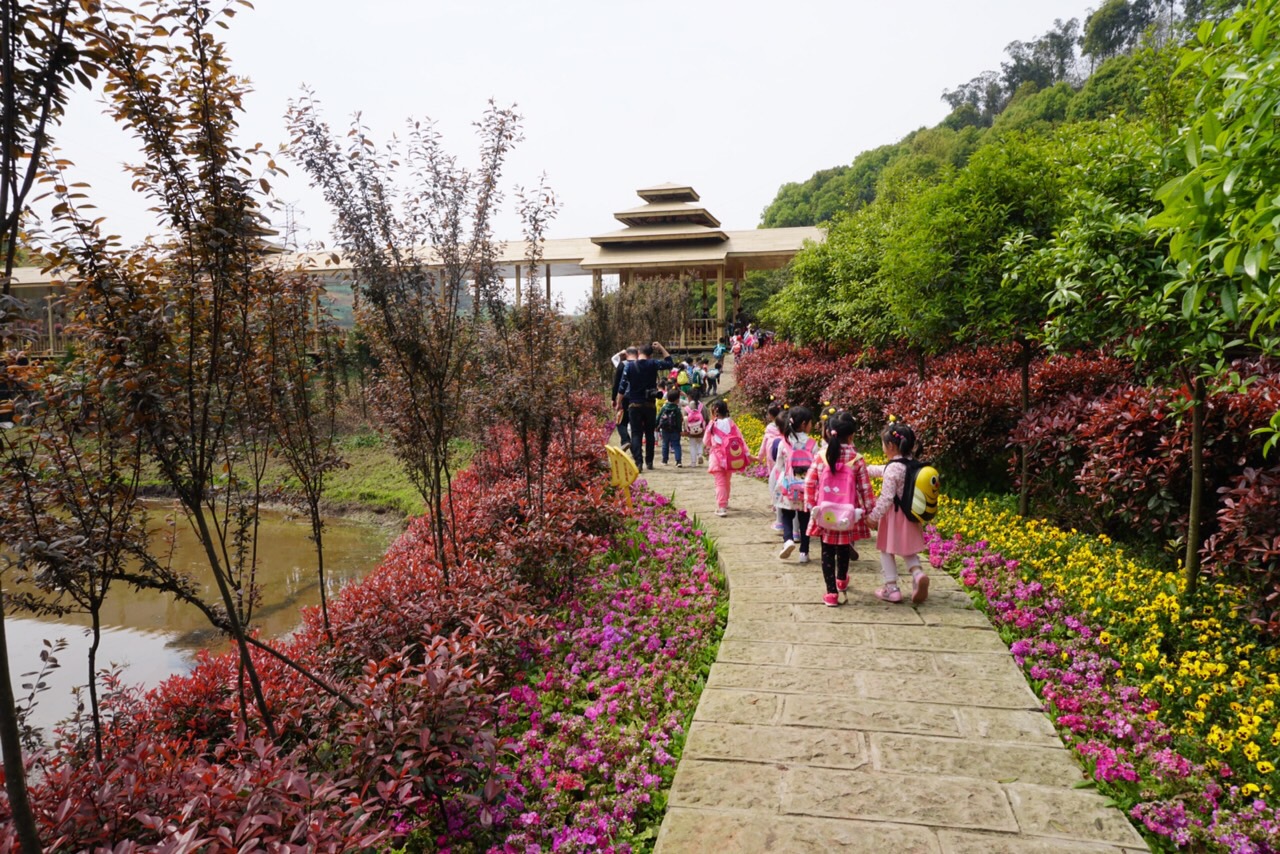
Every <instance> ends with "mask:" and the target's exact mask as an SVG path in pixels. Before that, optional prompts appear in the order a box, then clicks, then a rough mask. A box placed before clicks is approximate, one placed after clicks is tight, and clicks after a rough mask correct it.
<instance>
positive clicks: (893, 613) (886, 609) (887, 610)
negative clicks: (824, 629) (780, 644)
mask: <svg viewBox="0 0 1280 854" xmlns="http://www.w3.org/2000/svg"><path fill="white" fill-rule="evenodd" d="M814 589H815V592H816V593H817V596H816V597H815V598H814V601H813V602H812V603H810V604H804V605H797V606H796V609H795V618H796V619H797V620H799V621H800V622H802V623H871V624H878V625H887V626H895V625H899V626H922V625H924V621H923V620H921V619H920V616H919V615H918V614H917V613H916V612H915V611H913V610H912V609H910V608H897V607H894V606H892V605H872V604H870V603H869V602H865V603H864V602H857V603H856V604H855V599H856V597H857V595H858V594H857V593H856V592H850V593H849V602H848V603H846V604H844V605H841V606H840V607H839V608H828V607H827V606H826V605H825V604H823V603H822V602H821V599H820V597H821V591H823V590H825V589H826V588H824V587H822V586H820V585H819V586H817V587H815V588H814Z"/></svg>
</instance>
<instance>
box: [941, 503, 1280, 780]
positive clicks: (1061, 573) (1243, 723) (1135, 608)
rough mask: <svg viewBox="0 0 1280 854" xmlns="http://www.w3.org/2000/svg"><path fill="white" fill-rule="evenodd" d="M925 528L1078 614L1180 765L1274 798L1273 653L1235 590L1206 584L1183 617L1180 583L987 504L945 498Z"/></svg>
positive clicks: (1277, 732) (1276, 656)
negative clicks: (981, 553) (1222, 767)
mask: <svg viewBox="0 0 1280 854" xmlns="http://www.w3.org/2000/svg"><path fill="white" fill-rule="evenodd" d="M935 524H936V526H937V528H938V531H939V533H941V534H942V535H943V536H944V537H947V538H950V537H952V536H953V535H957V534H958V535H959V536H960V537H961V538H962V539H963V540H965V541H966V542H973V541H976V540H986V541H987V542H988V543H989V544H990V548H991V549H993V550H994V551H997V552H1000V553H1001V554H1003V555H1004V556H1005V557H1006V558H1014V559H1017V560H1018V561H1019V563H1020V567H1021V569H1022V571H1023V574H1024V578H1027V579H1032V578H1034V579H1036V580H1038V581H1040V582H1041V583H1043V584H1044V585H1045V586H1046V587H1049V588H1051V589H1053V590H1055V591H1057V592H1058V594H1059V595H1061V596H1062V597H1063V598H1064V599H1065V600H1066V602H1067V603H1068V604H1069V605H1071V606H1073V608H1075V609H1079V610H1080V611H1082V612H1085V613H1087V614H1088V616H1089V618H1090V620H1091V622H1093V623H1094V624H1095V625H1097V626H1098V627H1099V628H1100V629H1102V630H1103V631H1102V634H1101V636H1100V641H1101V642H1102V643H1103V644H1105V645H1107V646H1109V648H1110V652H1111V655H1112V656H1113V657H1114V658H1116V660H1117V661H1119V662H1120V664H1121V667H1122V668H1123V670H1122V676H1121V678H1125V679H1126V680H1127V681H1129V682H1130V683H1131V684H1136V685H1139V686H1140V690H1141V692H1142V694H1143V695H1144V696H1148V697H1151V698H1154V699H1156V700H1158V701H1159V703H1160V709H1159V711H1158V712H1156V713H1155V714H1157V715H1158V716H1159V719H1160V720H1162V721H1164V723H1165V724H1167V725H1168V726H1169V727H1170V728H1171V729H1172V730H1174V732H1175V733H1176V734H1177V736H1178V737H1179V739H1180V740H1185V742H1187V743H1185V744H1184V743H1180V744H1179V747H1180V748H1181V749H1182V751H1183V753H1184V755H1188V756H1195V755H1200V756H1201V757H1202V761H1204V762H1206V764H1209V765H1210V766H1215V765H1216V764H1217V763H1221V762H1225V763H1227V764H1228V765H1230V766H1231V768H1232V770H1233V771H1235V772H1236V774H1237V775H1238V776H1239V778H1240V781H1241V783H1242V785H1247V786H1249V787H1250V788H1251V789H1252V790H1253V791H1255V792H1257V791H1264V792H1267V793H1271V792H1272V786H1273V784H1272V780H1273V779H1274V778H1273V777H1272V774H1273V772H1274V770H1275V766H1276V765H1278V764H1280V726H1278V723H1280V715H1277V714H1276V702H1277V699H1278V697H1280V649H1277V648H1275V647H1271V648H1261V647H1259V645H1258V643H1257V641H1256V633H1255V632H1254V631H1253V629H1252V627H1251V626H1250V625H1249V624H1248V622H1247V621H1246V620H1245V619H1244V616H1243V612H1242V609H1243V607H1244V605H1243V603H1244V601H1245V599H1244V596H1243V593H1242V591H1241V590H1239V589H1238V588H1235V587H1232V586H1229V585H1226V584H1210V583H1208V582H1207V581H1206V582H1205V583H1204V584H1202V587H1203V588H1205V589H1202V590H1201V592H1200V593H1199V595H1198V596H1197V597H1196V600H1195V601H1196V605H1195V606H1194V607H1191V608H1184V607H1183V604H1182V598H1183V593H1184V591H1185V580H1184V579H1183V578H1182V576H1181V575H1180V574H1179V573H1176V572H1165V571H1161V570H1158V569H1153V568H1151V567H1149V566H1144V565H1142V564H1140V563H1138V562H1136V561H1134V560H1133V559H1132V558H1130V557H1129V556H1128V555H1126V554H1125V553H1124V551H1123V550H1122V549H1120V548H1118V547H1117V546H1115V545H1113V544H1112V542H1111V540H1110V539H1109V538H1107V537H1106V536H1089V535H1085V534H1082V533H1079V532H1078V531H1075V530H1070V531H1064V530H1062V529H1061V528H1057V527H1055V526H1053V525H1050V524H1048V523H1047V522H1044V521H1040V520H1036V519H1024V518H1022V517H1020V516H1018V515H1017V514H1016V513H1014V512H1013V511H1012V510H1010V509H1008V507H1007V506H1005V505H1002V504H1000V503H999V502H994V501H991V500H989V499H983V500H973V501H956V500H948V499H947V498H946V497H945V496H944V497H943V499H942V500H941V501H940V502H939V512H938V517H937V519H936V520H935ZM1192 745H1207V750H1206V748H1204V747H1200V748H1199V749H1196V747H1194V746H1192Z"/></svg>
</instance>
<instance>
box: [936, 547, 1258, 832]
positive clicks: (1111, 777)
mask: <svg viewBox="0 0 1280 854" xmlns="http://www.w3.org/2000/svg"><path fill="white" fill-rule="evenodd" d="M925 541H926V543H927V544H928V547H929V560H930V562H931V563H932V564H933V565H934V566H936V567H943V568H945V569H947V571H949V572H950V573H951V574H952V575H954V576H955V577H957V578H958V579H959V581H960V582H961V583H962V584H963V585H964V586H965V587H966V588H968V589H969V591H970V593H971V595H973V596H974V599H975V601H976V602H977V604H978V605H979V607H981V608H983V610H984V611H986V613H987V615H988V617H990V619H991V623H992V625H993V626H995V628H996V629H997V630H998V631H999V632H1000V634H1001V636H1002V637H1003V638H1004V639H1005V641H1006V642H1008V643H1009V644H1010V652H1012V653H1013V656H1014V658H1015V659H1016V660H1017V662H1018V664H1019V665H1020V666H1021V667H1022V668H1023V669H1024V670H1025V671H1026V673H1027V676H1028V677H1029V679H1030V680H1031V682H1032V685H1033V687H1035V688H1036V690H1037V693H1038V694H1039V695H1040V696H1041V697H1042V698H1043V699H1044V701H1045V705H1046V708H1047V710H1048V711H1049V713H1050V715H1051V716H1052V717H1053V719H1054V721H1055V723H1056V724H1057V727H1058V731H1059V733H1060V734H1061V735H1062V738H1063V740H1064V741H1065V742H1066V744H1067V745H1068V747H1070V748H1071V749H1072V750H1073V751H1074V752H1075V753H1076V755H1077V756H1078V757H1079V758H1080V760H1081V762H1082V763H1083V764H1084V766H1085V768H1086V769H1087V770H1088V772H1089V774H1090V775H1091V777H1092V778H1093V781H1095V783H1096V784H1097V786H1098V788H1099V790H1101V791H1103V792H1105V793H1106V794H1107V795H1109V796H1110V797H1111V799H1112V800H1113V801H1114V802H1115V803H1116V804H1117V805H1118V806H1119V807H1121V808H1123V809H1125V810H1126V811H1127V812H1128V814H1129V816H1130V817H1131V818H1132V819H1133V820H1134V821H1135V823H1136V824H1137V825H1138V826H1139V827H1141V828H1142V829H1144V830H1145V831H1146V836H1147V839H1148V841H1149V842H1151V844H1152V845H1153V846H1154V847H1156V848H1157V850H1170V851H1182V850H1191V851H1229V852H1235V853H1236V854H1268V852H1274V851H1277V850H1280V847H1278V845H1280V811H1278V810H1277V809H1276V808H1275V807H1273V806H1271V805H1269V804H1267V803H1266V801H1264V800H1262V799H1260V798H1254V797H1251V796H1249V795H1247V794H1245V793H1244V792H1243V791H1242V788H1241V787H1240V786H1237V785H1236V784H1235V783H1234V782H1233V780H1232V777H1233V774H1232V772H1231V769H1230V767H1229V766H1226V765H1222V766H1221V767H1220V768H1218V769H1217V770H1213V771H1211V770H1209V769H1208V768H1206V767H1205V766H1204V765H1202V764H1199V763H1196V762H1193V761H1192V760H1190V759H1188V758H1186V757H1185V756H1183V755H1182V754H1181V753H1180V752H1179V745H1178V743H1177V740H1176V739H1175V738H1174V736H1173V733H1172V732H1171V730H1170V729H1169V728H1168V727H1167V726H1166V725H1165V724H1164V723H1163V722H1161V721H1159V720H1158V719H1157V716H1156V713H1157V710H1158V708H1159V704H1158V702H1157V701H1156V700H1154V699H1152V698H1149V697H1143V696H1142V695H1141V693H1140V691H1139V689H1138V688H1137V687H1135V686H1133V685H1130V684H1126V683H1125V682H1124V681H1122V679H1121V678H1120V677H1119V674H1120V672H1121V665H1120V662H1118V661H1117V660H1116V659H1115V658H1113V657H1111V656H1110V655H1108V651H1107V646H1106V644H1105V638H1104V637H1103V636H1102V635H1103V633H1102V632H1101V630H1100V629H1099V628H1098V627H1097V625H1096V624H1095V623H1094V622H1092V621H1091V620H1090V619H1089V617H1088V615H1086V614H1083V613H1076V612H1073V611H1072V610H1071V609H1069V608H1068V607H1067V606H1066V604H1065V603H1064V600H1063V599H1062V598H1061V597H1060V596H1058V595H1056V593H1055V591H1053V590H1052V589H1047V588H1046V587H1045V586H1044V585H1042V584H1041V583H1040V582H1039V581H1036V580H1033V579H1030V578H1027V577H1024V576H1023V574H1022V572H1021V571H1020V569H1019V562H1018V561H1016V560H1009V559H1006V558H1005V557H1003V556H1002V555H1001V554H1000V553H998V552H996V551H993V550H991V549H990V548H988V545H987V543H986V542H984V541H979V542H975V543H968V544H966V543H964V542H963V541H961V539H960V538H959V537H955V538H953V539H950V540H948V539H943V538H942V537H941V536H940V535H939V534H938V532H937V530H936V529H935V528H933V527H932V526H931V527H930V528H929V529H928V531H927V533H926V536H925Z"/></svg>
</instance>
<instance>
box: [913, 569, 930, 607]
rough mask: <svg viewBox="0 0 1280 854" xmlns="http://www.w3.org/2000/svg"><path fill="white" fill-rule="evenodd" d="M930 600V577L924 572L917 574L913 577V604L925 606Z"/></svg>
mask: <svg viewBox="0 0 1280 854" xmlns="http://www.w3.org/2000/svg"><path fill="white" fill-rule="evenodd" d="M928 598H929V576H927V575H925V574H924V573H923V572H917V573H916V574H915V575H913V576H911V604H912V605H923V604H924V600H926V599H928Z"/></svg>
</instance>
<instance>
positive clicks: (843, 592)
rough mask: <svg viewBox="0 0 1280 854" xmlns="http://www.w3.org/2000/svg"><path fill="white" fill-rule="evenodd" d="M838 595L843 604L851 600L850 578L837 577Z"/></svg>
mask: <svg viewBox="0 0 1280 854" xmlns="http://www.w3.org/2000/svg"><path fill="white" fill-rule="evenodd" d="M836 596H838V597H840V603H841V604H844V603H845V602H848V601H849V579H847V578H837V579H836Z"/></svg>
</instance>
